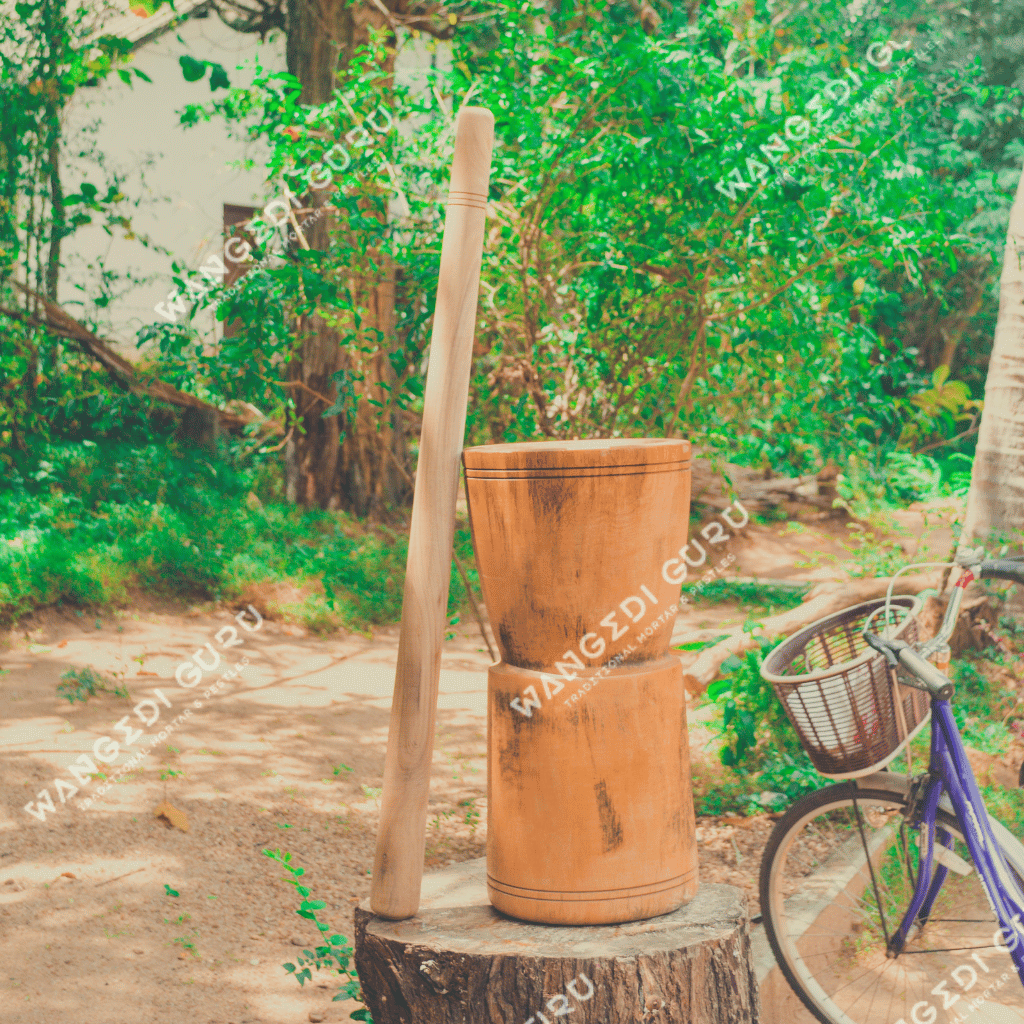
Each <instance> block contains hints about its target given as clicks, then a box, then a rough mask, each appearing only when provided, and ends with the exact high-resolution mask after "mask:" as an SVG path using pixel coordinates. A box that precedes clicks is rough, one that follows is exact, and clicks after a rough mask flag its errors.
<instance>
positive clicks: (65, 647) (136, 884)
mask: <svg viewBox="0 0 1024 1024" xmlns="http://www.w3.org/2000/svg"><path fill="white" fill-rule="evenodd" d="M909 526H910V528H911V535H912V536H913V531H914V529H915V526H918V527H919V526H920V519H917V520H914V519H913V518H912V519H911V520H910V521H909ZM918 532H920V530H918ZM844 536H845V531H844V529H843V527H842V525H841V523H840V524H836V523H835V522H834V521H830V522H825V523H823V524H822V525H820V526H815V525H811V526H804V527H802V528H800V529H799V530H796V529H788V528H786V527H785V526H779V527H771V528H769V527H764V526H758V525H757V524H754V523H751V524H750V525H749V527H748V528H747V529H745V530H744V531H741V534H740V536H739V537H736V538H733V539H732V540H731V541H730V543H729V544H728V545H725V546H723V547H721V548H720V549H718V550H716V552H715V554H716V556H717V557H719V558H720V557H722V556H723V555H725V554H727V553H730V554H734V555H735V556H736V561H735V562H734V564H733V565H732V566H731V569H730V571H729V573H727V575H731V574H733V573H738V574H740V575H747V576H750V575H759V576H775V577H781V576H788V577H790V578H819V579H820V578H826V577H828V576H834V575H837V574H838V570H837V566H838V565H839V563H840V562H841V561H843V560H844V559H846V558H849V556H850V553H849V551H848V550H846V549H844V547H843V546H842V543H841V540H840V538H843V537H844ZM938 542H939V545H938V546H941V545H942V544H943V543H945V537H944V536H943V535H942V531H941V529H940V533H939V535H938ZM801 561H802V562H804V563H805V564H804V565H803V566H800V567H798V566H797V565H796V563H797V562H801ZM744 617H745V616H744V615H743V613H742V612H741V611H740V610H739V609H737V608H735V607H732V606H728V605H719V606H711V605H706V604H705V605H700V604H699V603H698V604H697V605H694V606H691V607H690V608H688V609H687V610H686V611H685V612H681V613H680V616H679V618H678V620H677V622H676V624H675V628H674V634H673V635H674V637H675V638H676V640H677V642H678V640H679V639H680V638H682V637H686V638H693V637H694V636H696V635H702V634H700V633H698V632H696V631H698V630H706V631H710V632H712V633H713V632H715V631H716V629H717V628H718V627H720V626H722V625H725V624H732V623H736V622H738V621H742V619H743V618H744ZM246 621H247V622H249V624H252V619H251V617H250V618H248V619H247V620H246ZM472 622H473V620H472V619H471V617H469V616H466V617H464V620H463V625H462V626H460V627H457V629H456V633H457V635H456V638H455V639H454V640H453V641H450V642H449V643H447V644H446V651H445V656H444V660H443V664H442V679H441V693H442V696H441V700H440V708H439V714H438V730H437V736H436V744H435V754H434V773H433V779H432V785H431V806H430V817H429V828H428V840H427V854H428V856H427V864H428V866H440V865H441V864H444V863H448V862H451V861H455V860H463V859H468V858H470V857H477V856H481V855H483V853H484V852H485V842H484V841H485V837H486V762H485V747H484V741H485V731H486V703H485V697H486V666H487V665H488V663H489V661H490V659H489V657H488V655H487V654H486V651H485V649H484V647H483V644H482V642H481V640H480V637H479V635H478V634H477V633H476V628H475V625H473V624H472ZM225 627H232V628H233V629H234V630H236V631H237V633H238V638H239V640H240V641H241V643H240V644H239V645H237V646H233V647H230V648H229V647H226V646H225V643H230V641H231V639H232V633H231V632H230V630H229V631H228V632H224V630H225ZM397 635H398V629H397V627H389V628H386V629H379V630H377V631H375V633H374V636H373V637H372V638H367V637H362V636H358V635H344V634H338V635H336V636H332V637H328V638H315V637H308V636H305V635H304V634H303V631H302V630H301V629H298V628H296V627H288V626H283V625H281V624H278V623H273V622H264V623H263V624H262V626H261V628H260V629H259V630H256V631H254V632H249V631H246V630H245V629H244V628H241V626H240V624H239V623H237V622H236V621H235V619H234V614H233V613H232V612H230V611H227V610H210V611H207V612H203V613H199V614H185V615H183V614H179V613H175V612H170V611H166V610H160V609H155V610H146V609H136V610H129V611H125V612H119V613H117V614H116V615H104V616H103V617H102V618H100V619H96V618H95V616H94V615H92V616H90V615H88V614H86V615H79V614H77V613H76V612H74V611H73V610H63V611H61V610H48V611H46V612H43V613H40V614H38V615H35V616H33V617H31V618H30V619H28V620H26V621H25V622H23V623H22V624H21V625H20V626H19V628H18V629H17V630H16V631H13V632H12V633H11V636H10V640H9V641H8V643H7V644H6V645H4V644H3V643H0V1021H2V1024H41V1022H43V1021H49V1020H61V1021H66V1022H68V1024H136V1022H138V1024H149V1022H152V1024H184V1022H189V1024H191V1022H195V1024H243V1022H245V1024H251V1022H256V1021H261V1022H264V1024H292V1022H296V1024H297V1022H301V1021H305V1020H325V1021H342V1020H346V1019H348V1011H349V1010H350V1009H351V1008H352V1004H343V1003H332V1002H331V997H332V996H333V995H334V993H335V991H336V990H337V988H338V985H339V982H338V981H337V978H336V976H333V975H332V976H324V977H323V978H318V977H316V976H314V978H313V981H312V983H308V984H307V986H306V987H305V989H300V987H299V986H298V985H297V984H296V982H295V981H294V980H293V979H292V978H290V977H288V976H287V974H286V973H285V972H284V970H283V969H282V968H281V964H283V963H284V962H285V961H288V960H291V961H294V958H295V956H296V954H299V955H301V946H302V945H305V946H306V947H307V948H308V947H309V945H310V944H311V943H312V942H314V941H315V939H316V936H317V932H316V930H315V927H314V926H313V925H312V924H311V923H310V922H307V921H304V920H303V919H301V918H299V917H297V916H296V915H295V910H296V908H297V906H298V902H297V899H296V898H295V896H294V893H293V891H292V889H291V887H289V886H288V885H286V884H285V883H284V882H283V881H282V880H281V878H282V875H283V874H284V872H283V871H282V870H281V869H280V868H279V867H278V866H277V865H275V864H273V863H272V862H270V861H269V860H268V859H267V858H266V857H265V856H263V855H262V853H261V851H262V850H263V849H264V848H265V847H269V848H281V849H284V850H290V851H291V852H292V854H293V858H294V862H296V863H298V864H301V865H302V866H303V867H305V869H306V875H305V878H304V879H303V881H304V882H306V883H307V884H308V885H309V887H310V888H311V889H312V896H313V898H320V899H323V900H325V901H326V903H327V907H326V908H325V909H324V910H323V911H322V912H321V914H322V916H323V917H324V919H325V920H327V921H328V922H329V923H330V925H331V927H332V929H333V930H336V931H339V932H341V933H342V934H343V935H346V936H351V934H352V931H351V921H352V907H353V905H354V904H356V903H357V902H359V901H360V900H361V899H363V898H365V897H366V896H367V895H368V893H369V872H370V869H371V868H372V862H373V846H374V835H375V830H376V823H377V816H378V810H379V799H378V798H379V787H380V785H381V781H382V771H383V764H384V749H385V744H386V739H387V728H388V712H389V707H390V697H391V688H392V685H393V680H394V663H395V655H396V648H397ZM218 636H220V637H221V639H220V640H218V639H217V638H218ZM207 644H209V645H210V647H209V648H207V647H206V646H205V645H207ZM197 651H200V652H201V654H200V658H201V659H203V660H204V661H205V663H206V664H207V665H210V666H211V667H210V670H209V671H207V672H205V673H204V674H203V675H202V678H201V679H200V680H198V681H197V685H196V686H195V687H194V688H192V689H189V688H185V687H183V686H181V685H180V684H179V681H178V680H176V679H175V673H176V670H177V669H178V667H179V666H180V665H181V664H182V663H183V662H185V661H186V660H187V659H189V658H190V657H191V656H192V655H193V654H194V653H195V652H197ZM214 652H216V654H215V653H214ZM218 655H219V657H220V659H221V660H220V662H219V663H218V664H216V665H215V666H214V664H213V663H214V658H215V657H217V656H218ZM244 660H245V661H247V663H246V664H244V666H242V667H240V666H241V663H242V662H243V661H244ZM84 666H92V667H93V668H95V669H97V670H98V671H100V672H102V673H104V674H105V675H106V676H107V677H108V678H112V679H114V680H116V681H117V682H119V683H122V684H123V685H125V686H127V688H128V690H129V692H130V694H131V699H124V698H120V697H116V696H113V695H111V694H100V695H98V696H96V697H93V698H91V699H90V700H89V701H88V702H87V703H85V704H82V703H76V704H74V705H69V704H68V703H67V702H66V701H64V700H61V699H59V698H58V697H57V696H56V687H57V684H58V683H59V682H60V678H61V675H62V673H63V672H65V671H67V669H68V668H69V667H74V668H82V667H84ZM236 670H237V675H236V676H235V678H233V679H231V680H230V681H228V682H226V683H225V684H224V686H223V688H222V689H221V690H220V691H219V692H217V693H210V694H209V695H208V696H207V695H206V692H207V690H208V688H209V687H210V686H211V685H213V684H215V683H216V681H217V679H218V678H219V677H220V676H221V675H222V674H224V673H225V671H228V672H234V671H236ZM181 678H182V680H183V681H184V682H186V683H188V682H190V681H193V680H196V678H197V677H196V674H195V673H193V672H191V671H189V672H183V673H182V676H181ZM157 690H159V691H160V693H162V694H163V701H162V700H161V698H160V696H159V695H157V694H156V693H155V692H154V691H157ZM145 699H151V700H153V701H155V702H156V703H155V704H154V705H153V706H152V707H149V708H148V710H146V714H147V716H148V717H150V718H151V717H152V713H153V711H154V710H155V708H157V707H159V710H160V712H161V718H160V719H159V720H158V721H156V722H155V723H154V725H153V726H152V727H149V728H147V727H146V726H144V724H143V723H142V722H141V721H137V722H136V727H137V728H141V729H142V730H143V736H142V737H141V738H138V737H133V743H135V744H136V746H135V747H134V748H133V749H135V750H137V749H139V747H140V746H141V747H147V746H150V745H152V749H150V750H149V752H148V754H146V755H145V756H144V757H143V758H142V759H141V761H140V763H139V764H138V766H137V767H136V768H135V769H134V770H132V771H130V772H128V773H127V774H125V775H124V776H123V778H122V779H121V780H120V781H117V782H113V783H111V784H110V788H109V791H108V792H105V793H103V794H102V795H100V794H98V792H97V791H98V790H99V788H100V786H101V785H103V784H104V780H103V779H99V778H97V779H95V780H93V781H90V782H88V783H87V784H84V785H82V786H81V787H80V789H79V791H78V792H77V793H75V794H74V795H72V794H71V793H70V790H71V786H72V784H75V780H74V777H73V776H72V775H71V774H70V773H69V771H68V765H69V764H71V763H72V762H75V761H76V760H77V759H78V758H79V756H80V755H83V754H84V755H86V756H87V757H92V758H93V760H94V763H95V765H96V768H97V771H98V772H104V773H106V774H110V773H111V772H112V771H116V770H117V769H118V766H120V765H123V764H124V763H125V761H126V760H127V759H128V756H129V755H128V754H126V753H125V751H123V750H122V751H120V752H119V753H118V756H117V757H116V758H115V759H114V761H113V762H112V763H111V764H110V765H106V764H103V763H102V762H100V761H98V760H96V758H95V756H94V753H93V752H94V745H97V741H99V742H98V753H100V754H102V755H104V756H110V755H111V751H112V749H113V748H112V747H111V746H110V745H109V744H106V743H104V741H103V740H102V737H104V736H110V737H112V738H114V739H117V740H121V741H123V740H124V738H125V737H124V734H123V732H122V733H119V732H118V731H117V730H116V729H115V725H116V723H118V721H119V720H121V719H122V718H123V716H125V715H128V716H132V715H133V707H134V706H135V705H136V704H137V703H138V702H140V701H143V700H145ZM196 700H199V701H202V705H201V706H199V707H196V706H194V702H195V701H196ZM168 703H169V704H170V707H168V706H167V704H168ZM186 711H191V714H190V715H188V717H186V718H184V719H182V720H181V721H180V724H178V725H176V726H175V727H174V729H173V731H172V732H171V733H170V734H167V735H165V736H164V738H163V739H161V738H160V731H161V730H162V729H165V728H167V725H168V724H169V723H171V722H173V721H174V720H176V719H177V718H178V716H179V715H183V714H184V713H185V712H186ZM129 724H130V723H129ZM695 724H696V723H695ZM693 738H694V740H695V746H694V749H693V754H694V756H695V757H699V756H700V749H699V747H700V745H702V744H703V743H704V742H705V741H706V734H702V733H701V731H700V730H699V728H695V729H694V733H693ZM340 766H345V767H340ZM335 769H337V772H338V773H337V774H335ZM162 770H164V771H166V770H174V771H182V772H184V773H185V774H184V776H183V777H177V778H172V779H170V780H169V781H167V782H166V784H165V783H163V782H161V780H160V774H161V771H162ZM83 774H84V772H83ZM58 778H60V779H61V780H62V783H61V788H60V790H59V789H58V786H57V784H56V782H55V780H56V779H58ZM165 789H166V795H167V798H168V799H169V800H170V801H171V803H172V804H173V805H174V806H175V807H176V808H178V809H180V810H182V811H184V812H185V813H186V814H187V816H188V822H189V830H188V831H187V832H184V831H181V830H179V829H177V828H174V827H172V826H171V825H170V824H169V823H167V822H166V821H165V820H164V819H157V818H155V817H154V815H153V809H154V808H155V807H156V806H157V804H158V803H159V802H160V801H161V799H163V795H164V791H165ZM44 790H47V791H49V793H50V796H51V799H52V800H53V802H54V810H52V811H49V810H45V808H44V809H42V810H41V809H40V798H39V796H38V794H40V793H41V792H43V791H44ZM61 792H63V795H64V796H65V798H66V799H67V803H61ZM90 797H91V798H92V799H94V800H95V803H94V804H93V805H92V806H91V807H89V808H88V809H81V807H80V804H81V802H82V801H84V800H85V799H87V798H90ZM44 799H45V798H44ZM29 801H32V804H33V807H34V808H35V809H36V811H37V813H39V814H42V815H43V817H44V819H45V820H42V821H40V820H37V819H36V818H35V817H33V816H32V815H30V814H29V813H27V812H26V810H25V805H26V803H28V802H29ZM701 828H702V832H701V834H700V835H701V839H702V854H701V867H702V873H704V875H705V877H707V878H709V880H716V881H728V882H732V883H733V884H740V885H742V886H744V888H747V889H748V891H750V889H751V882H752V878H753V874H754V871H755V870H756V862H757V859H758V856H759V852H758V851H759V848H760V846H761V845H763V842H764V839H765V837H766V835H767V832H768V830H769V828H770V822H769V821H768V820H767V819H766V818H761V819H756V820H752V821H750V822H748V823H743V824H741V823H738V822H737V823H729V822H715V821H705V822H702V823H701ZM712 876H713V878H712ZM165 886H169V887H170V888H171V889H173V890H175V891H177V892H178V893H179V895H178V896H177V897H172V896H169V895H167V893H166V891H165ZM175 940H179V941H178V942H177V943H176V942H175ZM187 946H191V947H193V948H194V953H193V952H192V951H191V949H190V948H187Z"/></svg>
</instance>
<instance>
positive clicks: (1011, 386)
mask: <svg viewBox="0 0 1024 1024" xmlns="http://www.w3.org/2000/svg"><path fill="white" fill-rule="evenodd" d="M1022 264H1024V172H1022V174H1021V178H1020V182H1019V183H1018V185H1017V195H1016V196H1015V198H1014V201H1013V206H1012V207H1011V209H1010V224H1009V227H1008V228H1007V232H1006V250H1005V252H1004V255H1003V272H1002V275H1001V277H1000V279H999V317H998V319H997V320H996V332H995V342H994V344H993V346H992V356H991V359H990V360H989V364H988V378H987V379H986V381H985V408H984V412H983V414H982V417H981V428H980V430H979V433H978V448H977V454H976V455H975V458H974V468H973V470H972V472H971V489H970V492H969V493H968V497H967V515H966V518H965V521H964V528H963V532H962V534H961V539H962V541H963V542H964V543H972V542H974V541H977V542H982V543H988V544H992V543H1006V542H1011V543H1014V542H1016V543H1019V542H1020V540H1021V537H1022V534H1024V265H1022Z"/></svg>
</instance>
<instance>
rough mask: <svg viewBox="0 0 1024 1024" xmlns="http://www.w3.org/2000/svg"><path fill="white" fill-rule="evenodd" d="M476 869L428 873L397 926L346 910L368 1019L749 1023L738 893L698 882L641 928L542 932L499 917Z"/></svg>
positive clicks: (746, 931)
mask: <svg viewBox="0 0 1024 1024" xmlns="http://www.w3.org/2000/svg"><path fill="white" fill-rule="evenodd" d="M486 871H487V869H486V864H485V861H484V859H483V858H481V859H480V860H474V861H468V862H465V863H462V864H455V865H453V866H451V867H449V868H445V869H443V870H442V871H437V872H432V873H430V874H428V875H427V876H425V877H424V880H423V881H424V899H423V901H422V902H421V905H420V911H419V913H418V914H417V915H416V916H415V917H414V918H411V919H410V920H407V921H387V920H384V919H383V918H380V917H375V916H374V915H373V914H371V913H370V911H369V909H368V907H367V906H366V905H365V904H364V905H362V906H360V907H358V908H357V909H356V914H355V918H356V921H355V923H356V941H355V950H356V954H355V960H356V968H357V970H358V972H359V979H360V981H361V983H362V987H363V997H364V999H365V1000H366V1002H367V1005H368V1006H369V1009H370V1012H371V1013H372V1015H373V1019H374V1021H375V1024H495V1022H498V1021H507V1022H508V1024H522V1022H523V1021H526V1022H527V1024H530V1022H531V1021H532V1022H533V1024H543V1022H545V1021H546V1022H548V1024H554V1022H555V1021H557V1020H559V1019H560V1018H562V1017H568V1019H569V1020H570V1021H572V1020H576V1019H579V1020H580V1021H594V1022H602V1024H604V1022H607V1024H619V1022H621V1024H626V1022H634V1021H636V1022H639V1021H650V1022H652V1024H656V1022H657V1024H721V1022H724V1021H728V1022H729V1024H754V1022H756V1021H758V1020H759V1018H760V1001H759V998H758V992H757V983H756V979H755V975H754V970H753V964H752V961H751V951H750V926H749V923H748V920H747V911H746V908H745V905H744V897H743V894H742V893H741V892H740V890H739V889H735V888H733V887H732V886H730V885H702V886H701V887H700V889H699V891H698V893H697V895H696V897H694V899H693V900H692V901H691V902H690V903H688V904H686V905H685V906H683V907H680V908H679V909H678V910H675V911H673V912H672V913H671V914H665V915H663V916H661V917H656V918H652V919H650V920H647V921H638V922H635V923H627V924H618V925H592V926H589V927H580V928H574V927H551V926H550V925H537V924H529V923H526V922H523V921H516V920H514V919H513V918H510V917H505V916H504V915H502V914H499V913H498V912H497V911H496V910H495V909H494V908H493V907H492V906H491V905H490V903H489V902H488V901H487V895H486V889H485V881H486ZM576 1011H581V1012H579V1013H576ZM573 1013H576V1016H570V1015H571V1014H573Z"/></svg>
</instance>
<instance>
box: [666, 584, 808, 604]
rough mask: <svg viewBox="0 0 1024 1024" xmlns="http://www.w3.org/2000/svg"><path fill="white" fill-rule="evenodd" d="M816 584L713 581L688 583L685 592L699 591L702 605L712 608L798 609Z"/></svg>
mask: <svg viewBox="0 0 1024 1024" xmlns="http://www.w3.org/2000/svg"><path fill="white" fill-rule="evenodd" d="M812 586H813V584H811V583H808V584H807V585H806V586H800V587H793V586H785V585H782V584H777V583H773V582H772V581H771V580H759V581H756V582H751V581H749V580H728V579H720V580H711V581H710V582H708V583H705V584H703V585H701V584H699V583H684V584H683V592H684V593H692V592H694V591H695V590H697V591H699V593H700V598H701V600H702V601H707V602H708V604H727V603H728V604H739V605H751V606H754V607H758V608H795V607H796V606H797V605H798V604H800V603H801V602H802V601H803V599H804V597H805V596H806V594H807V592H808V591H809V590H810V589H811V587H812Z"/></svg>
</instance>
